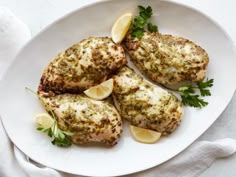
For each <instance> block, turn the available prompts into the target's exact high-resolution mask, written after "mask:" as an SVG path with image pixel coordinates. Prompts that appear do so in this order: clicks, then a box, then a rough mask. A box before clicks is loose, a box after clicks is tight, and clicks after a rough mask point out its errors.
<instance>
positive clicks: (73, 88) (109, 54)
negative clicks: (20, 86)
mask: <svg viewBox="0 0 236 177" xmlns="http://www.w3.org/2000/svg"><path fill="white" fill-rule="evenodd" d="M126 62H127V61H126V58H125V52H124V50H123V48H122V47H121V46H120V45H119V44H115V43H113V42H112V40H111V39H110V38H108V37H90V38H88V39H85V40H82V41H81V42H79V43H78V44H75V45H73V46H72V47H70V48H68V49H67V50H66V51H64V52H62V53H60V54H59V55H58V56H57V57H56V58H55V59H54V60H52V61H51V62H50V64H49V65H48V67H47V68H46V69H45V70H44V72H43V75H42V77H41V81H40V85H39V90H42V91H46V92H48V91H53V92H54V93H79V92H82V91H84V90H85V89H88V88H89V87H91V86H94V85H98V84H99V83H101V82H103V81H105V80H106V78H107V76H108V75H109V74H110V73H111V72H112V71H114V70H116V69H118V68H119V67H121V66H122V65H124V64H126Z"/></svg>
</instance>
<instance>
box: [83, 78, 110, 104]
mask: <svg viewBox="0 0 236 177" xmlns="http://www.w3.org/2000/svg"><path fill="white" fill-rule="evenodd" d="M112 90H113V79H109V80H107V81H105V82H102V83H101V84H99V85H97V86H94V87H91V88H89V89H87V90H85V91H84V93H85V95H87V96H88V97H90V98H93V99H95V100H102V99H104V98H107V97H108V96H109V95H110V94H111V92H112Z"/></svg>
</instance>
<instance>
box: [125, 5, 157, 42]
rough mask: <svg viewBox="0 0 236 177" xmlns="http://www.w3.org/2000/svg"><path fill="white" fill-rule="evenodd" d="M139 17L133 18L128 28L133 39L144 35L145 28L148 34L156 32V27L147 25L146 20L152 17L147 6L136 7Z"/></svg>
mask: <svg viewBox="0 0 236 177" xmlns="http://www.w3.org/2000/svg"><path fill="white" fill-rule="evenodd" d="M138 8H139V15H138V16H136V17H135V18H134V20H133V21H132V24H131V26H130V30H129V31H130V32H131V36H132V37H133V38H135V37H137V38H141V37H142V36H143V34H144V31H145V28H147V29H148V31H150V32H158V27H157V26H156V25H153V24H152V23H147V21H148V19H150V18H151V16H152V14H153V13H152V8H151V7H150V6H148V7H147V8H145V7H143V6H140V5H139V6H138Z"/></svg>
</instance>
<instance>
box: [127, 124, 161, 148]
mask: <svg viewBox="0 0 236 177" xmlns="http://www.w3.org/2000/svg"><path fill="white" fill-rule="evenodd" d="M130 130H131V133H132V135H133V137H134V139H135V140H137V141H139V142H141V143H146V144H153V143H155V142H157V141H158V140H159V139H160V137H161V133H159V132H156V131H153V130H149V129H145V128H140V127H135V126H133V125H130Z"/></svg>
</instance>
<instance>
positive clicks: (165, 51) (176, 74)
mask: <svg viewBox="0 0 236 177" xmlns="http://www.w3.org/2000/svg"><path fill="white" fill-rule="evenodd" d="M123 45H124V46H125V48H126V50H127V52H128V53H129V56H130V58H131V60H132V61H133V63H134V64H135V65H136V66H137V68H138V69H139V70H140V71H142V73H144V74H145V75H147V76H148V77H149V78H151V79H152V80H153V81H156V82H158V83H160V84H163V85H173V84H177V83H181V82H185V81H201V80H203V79H204V78H205V75H206V70H207V64H208V62H209V58H208V54H207V53H206V51H205V50H204V49H203V48H201V47H200V46H198V45H196V44H195V43H193V42H192V41H190V40H188V39H184V38H182V37H177V36H172V35H165V34H160V33H150V32H145V33H144V36H143V37H142V38H141V39H138V38H134V39H133V38H132V37H131V36H130V35H129V36H128V37H127V38H126V39H125V41H124V42H123Z"/></svg>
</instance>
